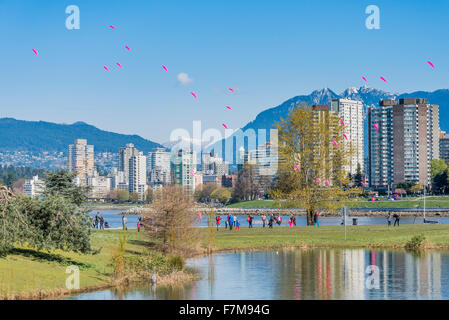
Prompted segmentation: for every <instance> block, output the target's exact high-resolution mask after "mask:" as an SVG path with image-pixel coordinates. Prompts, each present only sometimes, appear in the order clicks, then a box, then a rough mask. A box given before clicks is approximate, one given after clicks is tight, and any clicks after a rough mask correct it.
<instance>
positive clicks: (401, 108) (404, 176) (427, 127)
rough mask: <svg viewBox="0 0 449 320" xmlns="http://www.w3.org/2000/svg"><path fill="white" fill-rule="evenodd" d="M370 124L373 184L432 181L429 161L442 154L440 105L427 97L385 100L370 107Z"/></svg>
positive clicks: (426, 183)
mask: <svg viewBox="0 0 449 320" xmlns="http://www.w3.org/2000/svg"><path fill="white" fill-rule="evenodd" d="M368 126H369V127H368V133H369V140H368V141H369V146H368V149H369V162H370V165H369V171H370V172H369V181H370V186H371V187H374V188H388V187H392V188H394V187H395V186H396V185H397V184H398V183H399V182H413V183H419V184H422V185H429V184H430V161H431V160H432V159H434V158H435V157H436V156H438V155H439V136H438V134H436V133H437V132H438V133H439V130H440V129H439V116H438V105H432V104H429V103H428V100H427V99H412V98H405V99H399V102H398V101H397V100H382V101H380V107H379V108H376V107H370V108H369V109H368ZM437 149H438V152H437V151H436V150H437Z"/></svg>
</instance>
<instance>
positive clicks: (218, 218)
mask: <svg viewBox="0 0 449 320" xmlns="http://www.w3.org/2000/svg"><path fill="white" fill-rule="evenodd" d="M220 220H221V217H220V216H218V217H216V218H215V221H217V231H218V228H219V227H220Z"/></svg>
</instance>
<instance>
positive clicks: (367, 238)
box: [215, 224, 449, 251]
mask: <svg viewBox="0 0 449 320" xmlns="http://www.w3.org/2000/svg"><path fill="white" fill-rule="evenodd" d="M346 230H347V240H346V241H345V238H344V227H343V226H321V227H319V228H315V227H305V226H300V227H293V228H289V227H274V228H273V229H268V228H260V227H258V228H252V229H249V228H247V227H244V228H241V229H240V230H239V231H235V230H233V231H229V229H228V230H226V229H221V230H220V231H219V232H217V233H216V240H215V241H216V248H217V250H218V251H227V250H245V249H248V250H249V249H251V250H252V249H266V248H277V247H289V246H298V247H301V246H304V247H328V248H357V247H358V248H361V247H385V248H401V247H404V246H405V244H406V243H407V242H408V241H409V240H410V239H411V238H412V237H413V236H415V235H420V234H423V235H424V236H425V237H426V240H427V241H428V244H430V246H429V247H438V248H445V249H449V225H443V224H440V225H401V226H400V227H390V228H388V226H347V229H346Z"/></svg>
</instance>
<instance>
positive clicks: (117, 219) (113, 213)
mask: <svg viewBox="0 0 449 320" xmlns="http://www.w3.org/2000/svg"><path fill="white" fill-rule="evenodd" d="M97 212H100V214H101V215H102V216H103V218H104V221H105V222H106V221H107V222H108V223H109V227H110V228H112V229H114V228H122V215H121V214H120V213H121V212H123V211H122V210H93V211H91V212H89V216H92V217H94V218H95V216H96V214H97ZM138 218H139V216H138V215H126V219H127V220H128V221H127V226H128V228H137V219H138Z"/></svg>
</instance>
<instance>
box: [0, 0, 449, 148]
mask: <svg viewBox="0 0 449 320" xmlns="http://www.w3.org/2000/svg"><path fill="white" fill-rule="evenodd" d="M370 4H374V5H377V6H378V7H379V9H380V29H379V30H368V29H367V28H366V27H365V19H366V17H367V14H365V8H366V7H367V6H368V5H370ZM68 5H77V6H78V7H79V9H80V24H81V28H80V29H79V30H67V29H66V27H65V20H66V17H67V16H68V15H67V14H66V13H65V9H66V7H67V6H68ZM448 12H449V1H438V0H433V1H410V0H407V1H377V0H375V1H360V0H359V1H333V0H332V1H331V0H329V1H320V0H313V1H241V0H240V1H234V0H228V1H210V0H209V1H194V0H192V1H132V0H127V1H112V0H107V1H106V0H95V1H92V0H89V1H81V0H72V1H62V0H58V1H49V0H36V1H34V0H27V1H24V0H0V30H1V31H0V32H1V42H0V49H1V50H0V63H1V65H2V68H1V73H0V88H1V94H0V116H1V117H5V116H8V117H15V118H18V119H24V120H45V121H52V122H58V123H73V122H76V121H85V122H88V123H90V124H93V125H95V126H98V127H99V128H101V129H104V130H110V131H115V132H119V133H127V134H139V135H141V136H143V137H144V138H147V139H152V140H154V141H157V142H166V141H168V140H169V136H170V132H171V131H172V130H173V129H175V128H185V129H187V130H189V131H191V130H192V129H191V128H192V121H193V120H201V121H202V127H203V129H206V128H221V129H223V128H222V127H221V124H222V123H226V124H227V126H228V127H230V128H238V127H241V126H243V125H244V124H246V123H247V122H248V121H251V120H253V119H254V117H255V116H256V115H257V114H258V113H259V112H261V111H262V110H265V109H267V108H270V107H273V106H277V105H279V104H280V103H282V102H283V101H285V100H287V99H289V98H291V97H293V96H296V95H300V94H309V93H310V92H311V91H313V90H315V89H321V88H323V87H329V88H331V89H332V90H334V91H336V92H337V93H340V92H341V91H343V90H344V89H346V88H347V87H352V86H356V87H358V86H361V85H363V84H364V81H363V80H362V79H361V77H362V76H365V77H366V78H367V79H368V85H370V86H372V87H375V88H378V89H382V90H386V91H392V92H401V93H402V92H411V91H415V90H428V91H433V90H436V89H440V88H448V87H449V60H448V57H449V42H448V41H447V34H448V33H449V22H448V20H447V13H448ZM109 25H114V26H115V27H116V29H115V30H112V29H110V28H109V27H108V26H109ZM125 45H128V46H129V47H130V48H131V51H130V52H128V51H127V50H125V48H124V46H125ZM33 48H36V49H37V50H38V51H39V55H38V56H35V55H34V54H33V52H32V49H33ZM427 60H430V61H432V62H433V63H434V64H435V66H436V68H435V69H432V68H431V67H430V66H429V65H428V64H427V63H426V61H427ZM116 62H120V63H121V64H122V66H123V68H122V69H120V68H118V67H117V66H115V63H116ZM104 65H107V66H108V67H109V68H110V70H111V71H110V72H107V71H105V70H104V69H103V66H104ZM162 65H166V66H167V67H168V70H169V71H168V72H165V71H164V70H163V69H162V67H161V66H162ZM180 72H184V73H187V74H188V75H189V77H190V78H192V79H193V81H192V82H191V83H190V84H189V85H187V86H182V85H179V84H178V82H177V78H176V77H177V75H178V73H180ZM380 76H384V77H385V78H386V79H387V81H388V83H387V84H385V83H383V82H382V81H381V80H380V79H379V77H380ZM229 87H231V88H236V89H237V92H236V93H234V94H232V93H231V92H229V91H227V88H229ZM190 91H194V92H196V93H197V94H198V99H194V98H193V97H192V96H191V95H190V94H189V92H190ZM225 106H231V108H232V111H231V110H228V109H226V108H225Z"/></svg>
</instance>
